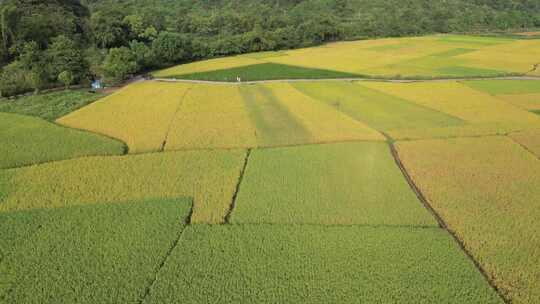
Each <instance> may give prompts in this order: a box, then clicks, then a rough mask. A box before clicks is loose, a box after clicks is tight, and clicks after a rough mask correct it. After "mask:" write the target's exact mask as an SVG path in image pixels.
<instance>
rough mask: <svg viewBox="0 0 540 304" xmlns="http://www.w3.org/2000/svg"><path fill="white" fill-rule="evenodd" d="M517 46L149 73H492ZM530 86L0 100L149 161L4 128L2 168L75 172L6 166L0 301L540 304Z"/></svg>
mask: <svg viewBox="0 0 540 304" xmlns="http://www.w3.org/2000/svg"><path fill="white" fill-rule="evenodd" d="M525 42H526V43H525ZM525 42H520V43H517V40H515V39H511V38H494V37H473V36H453V35H441V36H429V37H419V38H406V39H381V40H373V41H357V42H343V43H334V44H328V45H325V46H322V47H318V48H309V49H300V50H292V51H281V52H265V53H258V54H247V55H243V56H237V57H232V58H221V59H215V60H209V61H202V62H196V63H192V64H187V65H182V66H178V67H173V68H171V69H168V70H164V71H159V72H158V74H160V75H162V76H163V77H166V76H170V77H180V78H194V79H197V78H199V77H202V76H204V77H205V79H214V78H215V79H217V80H231V79H232V80H234V79H235V78H236V77H237V76H241V77H242V78H243V80H246V79H269V78H320V77H335V78H342V77H349V76H350V75H352V76H355V75H360V74H364V73H366V74H369V75H371V76H380V77H390V76H391V75H395V74H397V73H399V74H401V75H402V77H403V76H415V75H420V76H421V77H437V76H441V75H442V76H456V77H457V76H471V75H484V76H486V75H496V74H504V73H513V72H519V71H521V70H522V69H524V68H525V67H526V66H527V65H528V62H529V61H531V60H533V59H534V58H538V57H539V56H537V55H538V48H537V47H535V46H536V45H538V41H536V40H532V39H531V40H527V41H525ZM500 52H503V53H507V54H511V53H515V54H518V55H520V54H522V55H523V56H522V58H513V57H511V56H509V55H507V54H503V55H500V54H499V53H500ZM479 54H480V55H479ZM489 56H491V61H489V60H485V58H484V57H486V58H488V57H489ZM493 58H497V60H499V59H500V62H495V60H493ZM490 62H491V63H490ZM520 73H521V72H520ZM178 75H179V76H178ZM538 83H540V82H538V81H536V80H534V81H522V80H519V81H501V80H482V81H461V80H460V81H449V80H445V81H435V82H414V83H394V82H381V81H378V82H375V81H370V82H367V81H363V82H360V81H350V80H343V79H340V80H334V81H329V80H325V81H306V80H300V81H277V82H267V83H239V84H223V83H219V84H217V83H214V84H211V83H198V82H183V83H175V82H170V83H166V82H161V81H144V82H139V83H135V84H132V85H129V86H127V87H125V88H124V89H121V90H119V91H117V93H115V94H113V95H110V96H107V97H105V98H104V99H102V100H100V101H97V102H95V103H92V104H90V105H88V106H86V107H83V108H80V109H78V108H79V105H81V104H83V103H84V102H83V101H81V102H80V103H79V102H77V103H74V105H73V106H67V105H66V104H65V103H64V102H62V101H59V102H58V103H56V102H55V103H54V106H52V109H51V110H50V111H47V107H45V106H43V105H40V106H38V107H36V108H34V107H33V105H36V104H37V102H35V101H34V102H31V103H25V102H19V101H17V102H16V103H14V104H13V107H12V108H10V107H4V108H2V107H0V111H2V109H4V110H5V111H8V110H9V109H11V110H13V109H15V110H13V111H12V112H17V113H19V112H21V113H25V114H28V115H36V116H40V117H45V118H46V119H49V120H54V119H56V118H57V117H58V115H63V114H65V113H68V114H67V115H65V116H63V117H61V118H59V119H58V120H57V122H58V123H60V124H62V125H65V126H68V127H73V128H78V129H83V130H86V131H90V132H96V133H101V134H104V135H107V136H109V137H112V138H117V139H119V140H122V141H124V142H125V143H126V144H127V145H128V147H129V153H131V154H137V153H145V154H140V155H123V156H115V155H112V154H115V153H123V152H125V151H122V150H123V149H122V148H123V145H121V144H120V143H119V142H117V141H114V140H111V139H109V138H107V137H103V136H98V135H94V134H91V133H90V132H80V131H75V130H70V129H68V128H62V127H59V126H56V125H54V124H50V123H47V122H45V121H40V120H36V118H30V117H25V116H18V115H13V114H0V126H2V127H3V128H2V129H1V130H0V135H2V134H3V138H2V137H1V136H0V141H1V145H0V152H2V153H1V154H0V157H1V159H0V162H1V161H6V162H8V163H10V164H13V165H9V166H8V167H10V166H15V167H19V166H21V165H25V164H34V163H39V162H48V161H50V160H62V159H67V158H69V159H70V160H64V161H55V162H51V163H44V164H39V165H36V166H28V167H21V168H12V169H5V168H4V169H1V168H2V165H0V235H1V236H2V237H1V238H0V303H2V304H4V303H5V304H12V303H15V304H18V303H25V304H26V303H41V302H43V301H49V302H51V301H54V302H66V303H73V302H77V303H147V304H150V303H217V302H219V303H276V302H283V303H358V302H366V303H374V302H376V303H459V304H462V303H471V304H473V303H474V304H476V303H505V302H512V303H527V304H529V303H535V304H536V303H537V302H539V301H540V294H539V293H538V289H537V288H536V286H537V285H538V282H539V279H538V278H539V277H540V273H539V272H538V270H537V269H538V267H536V266H537V265H538V264H539V263H540V253H539V251H538V248H540V239H539V238H538V235H539V234H538V230H539V227H538V223H539V218H540V217H539V214H538V212H537V210H540V209H539V208H538V207H540V206H539V202H540V199H539V198H540V192H539V191H540V190H538V189H540V187H539V186H540V176H539V174H538V172H540V167H539V166H540V159H539V157H540V150H539V147H540V146H539V145H538V143H540V133H539V130H540V115H537V114H535V111H538V108H537V107H536V105H537V100H536V96H537V95H538V94H540V88H539V87H538ZM89 102H90V101H89ZM8 108H9V109H8ZM75 109H77V110H76V111H75V112H71V111H72V110H75ZM11 110H10V111H11ZM4 117H6V118H7V119H6V120H3V118H4ZM38 121H39V123H37V122H38ZM2 124H3V125H2ZM53 129H54V130H53ZM59 130H61V132H60V131H59ZM43 134H45V135H46V136H45V137H44V138H41V137H42V136H43ZM497 134H499V136H495V135H497ZM83 135H84V136H83ZM460 137H464V138H460ZM465 137H466V138H465ZM89 138H93V139H92V140H93V141H91V140H90V139H89ZM98 139H99V140H98ZM6 143H7V144H6ZM82 143H84V144H82ZM113 143H114V144H113ZM4 147H8V150H5V151H4V150H2V149H3V148H4ZM396 148H397V150H396ZM4 149H5V148H4ZM55 151H61V152H62V153H59V154H58V155H56V154H54V153H56V152H55ZM89 151H93V152H92V153H95V154H99V156H94V157H82V158H77V157H80V156H84V155H87V154H85V153H90V152H89ZM396 151H397V152H396ZM83 152H84V153H83ZM4 155H7V156H4ZM71 158H74V159H71ZM403 164H404V165H403ZM431 208H433V210H432V209H431ZM503 297H504V299H503ZM44 299H45V300H44ZM505 300H506V301H505Z"/></svg>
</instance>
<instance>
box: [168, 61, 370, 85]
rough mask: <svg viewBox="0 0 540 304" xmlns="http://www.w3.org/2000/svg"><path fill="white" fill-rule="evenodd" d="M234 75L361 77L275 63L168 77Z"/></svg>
mask: <svg viewBox="0 0 540 304" xmlns="http://www.w3.org/2000/svg"><path fill="white" fill-rule="evenodd" d="M236 77H240V78H241V80H242V81H255V80H272V79H323V78H357V77H361V75H357V74H351V73H345V72H338V71H330V70H322V69H312V68H304V67H296V66H290V65H285V64H277V63H261V64H254V65H248V66H243V67H238V68H231V69H224V70H218V71H211V72H202V73H193V74H187V75H178V76H171V77H168V78H180V79H197V80H212V81H231V82H236Z"/></svg>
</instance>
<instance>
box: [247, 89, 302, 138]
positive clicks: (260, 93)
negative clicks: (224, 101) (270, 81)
mask: <svg viewBox="0 0 540 304" xmlns="http://www.w3.org/2000/svg"><path fill="white" fill-rule="evenodd" d="M239 89H240V94H241V95H242V98H243V99H244V103H245V105H246V109H247V111H248V113H249V116H250V118H251V120H252V121H253V123H254V124H255V128H256V129H257V134H256V137H257V145H258V146H265V147H266V146H272V145H284V144H290V143H306V142H308V141H309V139H310V138H311V135H310V133H309V131H308V130H307V129H306V128H305V127H304V126H303V125H302V124H301V122H300V121H298V119H297V118H296V117H294V116H293V115H292V114H291V113H290V112H289V110H287V108H285V106H283V105H282V104H281V102H280V101H279V100H278V98H276V96H274V94H273V93H272V90H271V89H269V88H267V87H265V86H263V85H250V86H241V87H239Z"/></svg>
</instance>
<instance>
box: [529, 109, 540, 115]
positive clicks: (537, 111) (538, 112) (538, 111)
mask: <svg viewBox="0 0 540 304" xmlns="http://www.w3.org/2000/svg"><path fill="white" fill-rule="evenodd" d="M531 112H533V113H534V114H538V115H540V110H534V111H531Z"/></svg>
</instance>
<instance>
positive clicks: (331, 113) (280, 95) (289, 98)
mask: <svg viewBox="0 0 540 304" xmlns="http://www.w3.org/2000/svg"><path fill="white" fill-rule="evenodd" d="M264 86H265V87H266V88H268V89H270V90H271V92H272V94H273V95H274V96H275V97H276V98H277V99H278V100H279V101H280V102H281V103H282V105H283V106H284V107H285V108H286V109H287V110H288V111H289V112H290V113H291V114H292V115H294V116H295V117H297V118H298V121H299V122H300V123H301V124H302V125H303V126H304V127H305V129H306V130H307V131H308V132H309V133H310V134H311V137H312V140H313V141H314V142H336V141H347V140H384V139H385V138H384V136H383V135H382V134H380V133H379V132H377V131H376V130H374V129H371V128H370V127H368V126H367V125H366V124H364V123H362V122H359V121H357V120H354V119H353V118H351V117H350V116H347V115H345V114H343V113H341V112H339V111H337V110H336V109H334V108H333V107H332V106H330V105H327V104H325V103H323V102H320V101H318V100H314V99H312V98H311V97H309V96H307V95H305V94H303V93H302V92H300V91H298V90H297V89H295V88H294V87H293V86H292V85H290V84H286V83H274V84H266V85H264Z"/></svg>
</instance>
